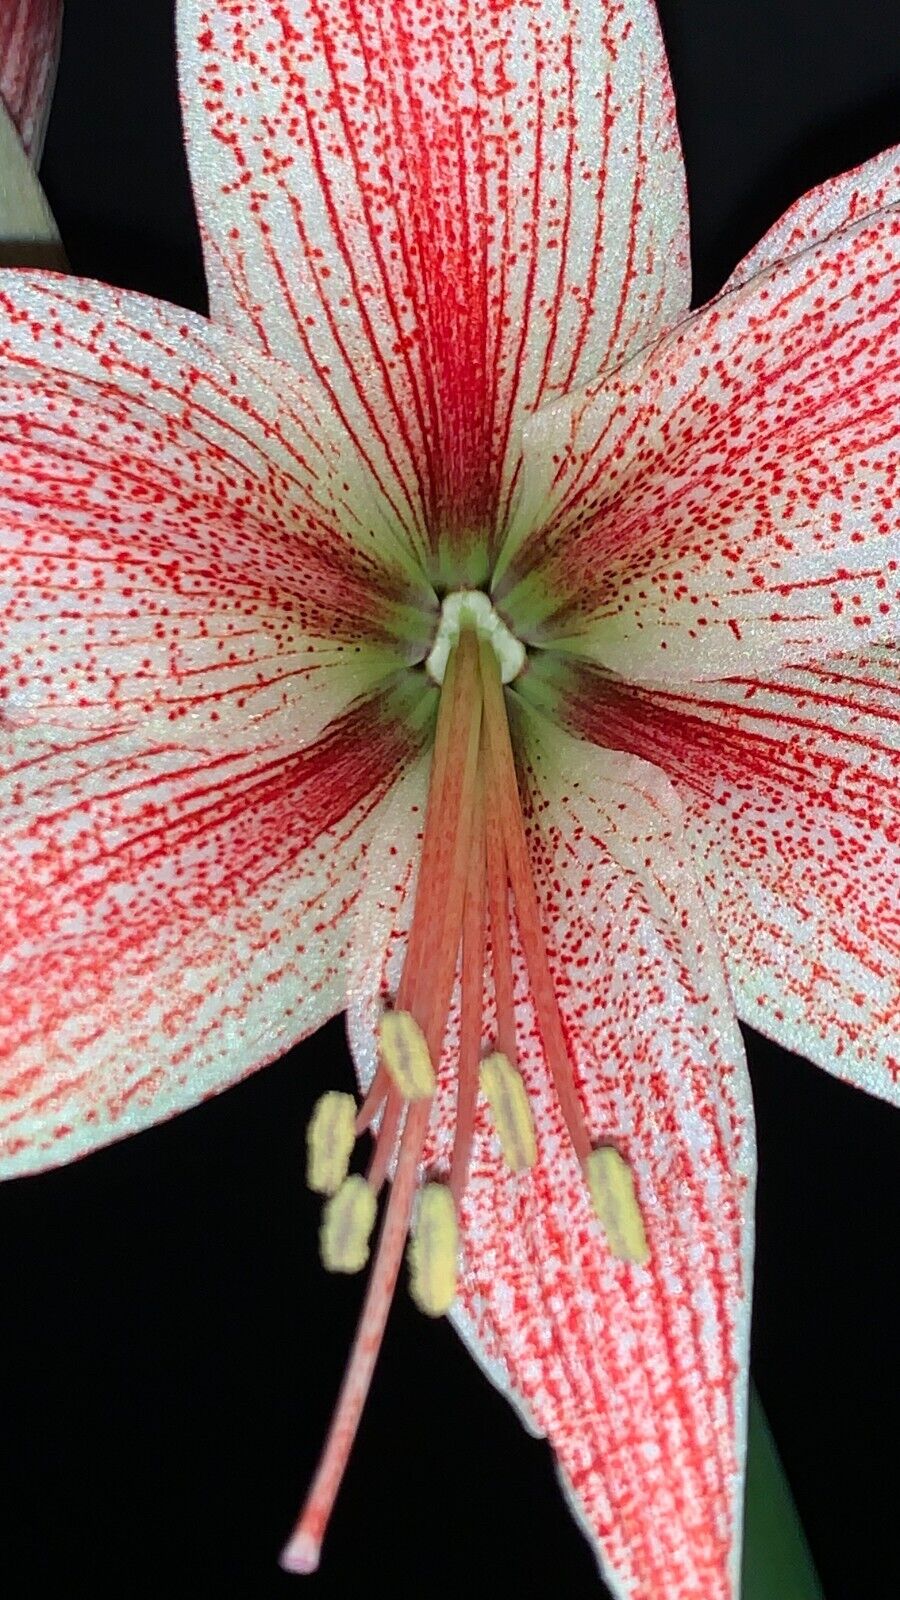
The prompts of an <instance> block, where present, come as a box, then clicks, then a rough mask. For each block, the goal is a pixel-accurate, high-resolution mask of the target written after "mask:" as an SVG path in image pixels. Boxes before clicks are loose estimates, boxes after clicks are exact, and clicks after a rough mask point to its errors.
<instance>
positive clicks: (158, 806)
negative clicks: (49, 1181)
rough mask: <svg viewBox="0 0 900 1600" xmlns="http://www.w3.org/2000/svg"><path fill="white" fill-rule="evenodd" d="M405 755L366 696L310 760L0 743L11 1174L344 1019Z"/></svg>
mask: <svg viewBox="0 0 900 1600" xmlns="http://www.w3.org/2000/svg"><path fill="white" fill-rule="evenodd" d="M414 754H415V745H414V743H413V742H412V741H411V739H410V738H409V737H408V736H405V735H403V734H401V733H399V732H398V731H397V730H396V725H395V724H393V723H391V722H387V721H385V720H384V718H383V717H382V715H381V712H380V708H379V705H378V704H377V703H372V702H363V703H362V704H360V706H359V707H357V708H355V709H353V710H352V711H350V712H348V713H346V714H345V716H344V717H343V718H342V719H340V720H339V721H337V722H336V723H335V724H333V725H332V726H331V727H330V728H329V729H327V730H326V732H325V733H324V734H323V735H322V736H321V738H320V739H319V740H318V741H317V742H316V743H314V744H313V745H311V746H310V747H309V748H308V749H306V750H301V751H298V750H296V749H289V748H286V747H285V746H284V745H283V744H282V745H280V746H276V745H273V744H270V745H265V746H264V745H260V746H259V747H258V748H256V749H249V748H244V749H243V750H242V751H240V752H237V751H232V752H229V753H227V754H213V753H198V752H195V751H191V752H186V751H185V749H184V748H183V746H181V745H179V744H177V743H176V742H174V741H173V742H170V743H169V744H166V743H163V742H156V741H154V740H153V739H152V738H150V737H148V735H147V733H146V732H145V731H141V730H136V731H132V732H130V733H114V734H93V735H90V736H84V735H77V734H74V733H67V734H65V735H60V736H59V738H58V739H56V740H55V742H54V743H52V744H51V743H50V742H49V741H48V740H46V739H44V738H42V737H40V736H39V735H38V734H37V733H34V732H32V731H23V732H20V733H18V734H16V735H14V736H11V737H7V738H6V739H5V740H4V741H3V744H2V747H0V774H2V777H0V908H2V910H0V974H2V985H0V1064H2V1065H0V1072H2V1077H0V1110H2V1115H0V1169H2V1171H3V1173H4V1175H11V1174H14V1173H18V1172H25V1171H33V1170H38V1169H40V1168H42V1167H47V1166H55V1165H57V1164H58V1163H60V1162H63V1161H67V1160H70V1159H71V1158H72V1157H74V1156H77V1155H80V1154H83V1153H85V1152H86V1151H88V1150H92V1149H95V1148H96V1147H98V1146H100V1145H102V1144H106V1143H108V1142H109V1141H110V1140H112V1139H116V1138H121V1137H122V1136H124V1135H125V1134H129V1133H134V1132H136V1131H137V1130H139V1129H140V1128H144V1127H147V1126H149V1125H150V1124H151V1123H154V1122H158V1121H160V1120H161V1119H162V1118H164V1117H167V1116H171V1115H172V1114H173V1113H175V1112H177V1111H181V1110H184V1109H185V1108H186V1107H188V1106H191V1105H194V1104H195V1103H196V1102H197V1101H198V1100H200V1099H202V1098H204V1097H205V1096H206V1095H208V1094H211V1093H214V1092H215V1091H217V1090H219V1089H223V1088H225V1087H227V1086H228V1085H229V1084H231V1083H234V1082H236V1081H237V1080H238V1079H239V1078H241V1077H243V1076H244V1075H245V1074H246V1073H248V1072H250V1071H252V1070H253V1069H254V1068H255V1067H258V1066H260V1065H261V1064H262V1063H264V1062H265V1061H269V1060H273V1059H275V1058H276V1057H278V1056H279V1055H282V1054H283V1053H284V1051H285V1050H287V1049H288V1047H289V1046H290V1045H291V1044H293V1043H294V1042H295V1041H296V1040H297V1039H299V1038H301V1037H302V1036H303V1035H304V1034H306V1033H309V1032H311V1031H312V1030H313V1029H315V1028H317V1027H319V1026H320V1025H321V1024H322V1023H323V1022H325V1021H326V1020H327V1019H328V1017H330V1016H331V1015H332V1014H333V1013H334V1012H335V1011H337V1010H339V1009H340V1008H341V1006H342V1005H343V1003H344V994H345V985H346V957H347V945H348V938H349V929H350V926H351V918H352V911H353V907H354V903H355V901H356V899H357V897H358V895H359V893H360V891H361V888H362V886H363V884H364V882H365V855H366V849H367V846H368V843H369V840H370V838H371V836H372V833H373V832H374V831H375V830H376V829H377V827H378V814H379V805H380V803H381V802H382V801H383V799H384V796H385V795H386V794H387V792H388V791H389V789H390V786H391V784H392V782H393V781H394V779H395V777H396V776H397V774H398V773H399V771H400V770H401V768H402V766H403V765H404V763H405V762H406V761H408V760H409V759H410V758H411V757H412V756H413V755H414Z"/></svg>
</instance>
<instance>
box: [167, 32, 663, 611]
mask: <svg viewBox="0 0 900 1600" xmlns="http://www.w3.org/2000/svg"><path fill="white" fill-rule="evenodd" d="M179 37H180V49H181V71H182V93H183V99H184V104H185V113H186V123H187V128H188V139H189V150H190V158H191V167H192V173H193V178H194V188H195V196H196V199H197V202H198V210H199V214H200V220H201V226H202V230H203V235H204V241H205V249H206V261H207V274H208V278H209V283H210V302H211V307H212V314H213V317H214V318H215V319H216V320H218V321H219V322H221V323H224V324H225V325H227V326H229V327H231V328H235V329H237V330H239V331H240V332H241V333H243V334H244V335H245V336H246V337H248V338H255V339H256V340H257V341H258V342H259V343H260V345H261V346H262V347H263V348H264V349H266V350H270V351H274V352H276V353H277V354H278V355H280V356H282V357H284V358H285V359H287V360H289V361H290V362H291V363H292V364H294V365H295V366H296V367H297V368H298V369H299V370H300V371H301V372H303V373H305V374H307V375H313V374H314V375H315V376H317V377H318V378H319V379H320V381H321V382H322V383H323V385H324V386H325V387H326V389H327V390H328V392H329V394H330V396H331V398H332V401H333V404H334V406H335V408H336V410H337V411H338V413H339V414H340V415H341V417H342V418H343V419H344V420H345V422H346V425H347V427H348V428H349V429H350V430H351V431H352V432H353V434H354V435H355V436H356V437H357V438H358V439H359V440H360V441H363V440H364V441H365V449H366V451H367V452H368V453H369V455H370V458H371V460H372V463H373V469H374V470H375V471H376V473H377V476H378V478H379V480H380V481H381V482H383V483H384V484H385V485H386V486H388V489H389V492H390V494H391V496H392V498H394V500H395V503H396V504H397V507H398V515H399V517H400V520H401V521H402V524H403V526H404V528H405V530H406V532H407V535H408V537H409V539H410V540H411V542H412V543H413V544H414V545H416V546H417V547H418V548H419V549H420V550H421V551H422V553H423V555H426V554H429V553H430V554H431V556H432V559H434V550H435V546H436V545H440V546H441V548H442V550H443V551H444V553H445V555H446V557H447V561H449V562H450V563H451V565H452V562H453V561H456V562H458V563H459V564H460V566H461V567H466V563H467V562H468V563H469V565H468V567H467V568H466V569H467V570H469V571H470V574H474V575H475V581H479V579H480V577H482V576H484V575H485V572H486V569H485V571H482V572H481V573H477V572H476V571H475V566H473V565H472V563H477V559H478V553H477V551H473V550H470V544H471V542H472V540H473V539H475V538H476V537H477V539H480V540H481V543H482V545H483V542H484V532H485V530H487V532H488V533H489V531H490V529H491V528H493V527H499V526H502V524H503V523H504V521H505V517H506V514H507V506H508V498H509V492H510V489H511V487H512V484H513V478H514V475H515V469H516V462H517V459H518V449H519V438H518V436H519V428H520V424H521V421H522V419H523V417H524V416H525V414H526V413H527V412H528V410H530V408H531V407H533V406H534V405H535V404H537V403H539V402H540V401H541V400H542V399H544V398H547V397H549V396H550V395H552V394H553V393H554V392H561V391H562V390H564V389H566V388H569V387H570V386H571V385H572V384H578V383H584V382H586V381H587V379H588V378H589V377H590V376H592V375H593V374H594V373H596V372H597V371H598V370H600V369H601V368H603V367H606V366H607V365H610V364H615V363H616V362H618V361H620V360H621V359H622V358H623V357H624V356H625V355H626V354H627V353H628V352H629V351H631V350H634V349H635V348H637V347H638V346H639V345H640V344H642V343H645V342H646V341H647V340H648V339H649V338H651V337H652V336H653V334H654V333H655V332H657V331H659V330H660V329H661V328H662V327H663V326H665V325H667V324H669V323H671V322H672V320H673V319H674V318H675V317H677V316H678V315H680V314H681V313H683V311H684V310H685V309H686V307H687V304H688V300H689V282H688V248H687V212H686V204H685V194H684V178H683V172H682V166H681V155H680V147H679V142H678V136H677V130H676V127H675V119H674V106H673V100H672V93H671V86H670V82H669V78H668V71H667V68H666V64H665V58H664V54H663V50H662V44H661V39H660V36H659V31H658V25H657V22H656V17H655V13H654V11H653V9H652V7H651V6H650V5H649V4H648V3H646V0H620V3H618V4H615V5H609V4H607V3H605V0H553V3H551V4H546V5H545V4H541V5H540V6H535V5H533V4H529V3H527V0H504V3H501V4H496V3H495V0H443V3H441V4H440V5H419V4H415V3H413V0H350V3H347V0H279V3H277V4H272V3H271V0H231V3H228V4H224V5H220V6H217V7H211V6H210V5H209V4H208V3H206V0H190V3H189V4H186V5H184V6H182V7H181V8H180V29H179ZM361 448H362V445H361ZM448 552H449V554H447V553H448ZM480 559H481V560H482V562H483V560H484V551H483V549H482V551H481V557H480Z"/></svg>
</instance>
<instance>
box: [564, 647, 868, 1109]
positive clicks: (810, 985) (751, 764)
mask: <svg viewBox="0 0 900 1600" xmlns="http://www.w3.org/2000/svg"><path fill="white" fill-rule="evenodd" d="M898 656H900V651H898V649H897V646H896V645H893V646H883V647H881V648H880V649H874V648H872V649H869V650H868V651H865V652H862V653H860V654H858V655H856V656H834V657H831V658H828V659H826V660H823V661H821V662H815V663H812V662H811V663H809V664H807V665H806V666H804V667H802V668H801V667H793V668H789V669H788V668H782V669H781V670H780V671H779V673H778V675H777V678H769V679H761V678H757V679H750V678H735V679H732V680H730V681H727V682H724V683H714V684H712V683H710V684H702V685H701V684H697V685H682V686H681V687H680V688H678V689H673V690H671V691H665V690H662V689H655V690H650V689H646V688H643V689H642V688H637V687H635V686H631V685H627V684H624V683H621V682H617V681H615V680H612V679H610V678H608V677H606V676H605V675H600V674H598V673H596V672H593V671H588V670H586V671H585V672H584V675H583V676H582V678H581V681H580V684H579V687H578V690H577V692H576V693H575V694H574V695H573V696H572V697H571V698H570V700H569V702H568V705H569V714H570V716H571V717H572V718H573V719H574V721H575V723H576V725H577V726H578V727H579V728H580V730H581V731H582V732H583V733H585V734H587V735H588V736H589V737H591V738H593V739H595V740H596V741H597V742H598V743H600V744H604V745H608V746H609V745H611V746H613V747H614V748H616V749H622V750H627V751H630V752H632V753H633V754H635V755H638V756H641V757H643V758H644V760H648V761H653V762H656V763H657V764H658V765H659V766H660V767H662V768H664V769H665V771H666V772H668V774H669V776H670V778H671V779H672V781H673V783H674V784H675V785H676V787H677V789H678V793H679V794H680V795H681V797H682V800H683V803H684V825H685V833H686V836H687V838H688V840H689V841H690V844H691V848H692V851H693V854H694V859H695V862H696V866H697V871H698V872H699V873H700V874H701V876H702V881H703V887H704V894H705V896H706V899H707V902H708V904H709V907H710V911H711V914H712V916H713V917H714V919H715V923H716V927H717V930H718V934H719V938H720V941H721V945H722V949H723V952H724V959H725V963H726V968H727V971H728V977H729V981H730V984H731V987H732V991H733V993H734V996H735V1003H736V1005H737V1007H738V1010H739V1012H740V1014H741V1016H742V1017H743V1018H744V1019H745V1020H746V1021H747V1022H749V1023H751V1024H752V1026H753V1027H754V1028H758V1029H759V1030H760V1031H761V1032H762V1033H765V1034H768V1035H769V1036H770V1037H771V1038H774V1039H777V1040H778V1042H779V1044H782V1045H783V1046H784V1047H785V1048H786V1049H788V1050H793V1051H796V1052H798V1053H799V1054H801V1055H804V1056H808V1057H809V1058H810V1060H812V1061H815V1062H817V1063H818V1064H819V1065H820V1066H822V1067H825V1068H826V1069H827V1070H828V1071H829V1072H833V1073H835V1074H836V1075H837V1076H838V1077H840V1078H844V1079H846V1080H847V1081H849V1082H851V1083H855V1084H857V1085H858V1086H859V1087H860V1088H863V1089H867V1090H869V1091H870V1093H872V1094H877V1095H880V1096H881V1097H882V1098H883V1099H885V1100H890V1101H893V1102H894V1103H895V1104H900V659H898Z"/></svg>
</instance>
